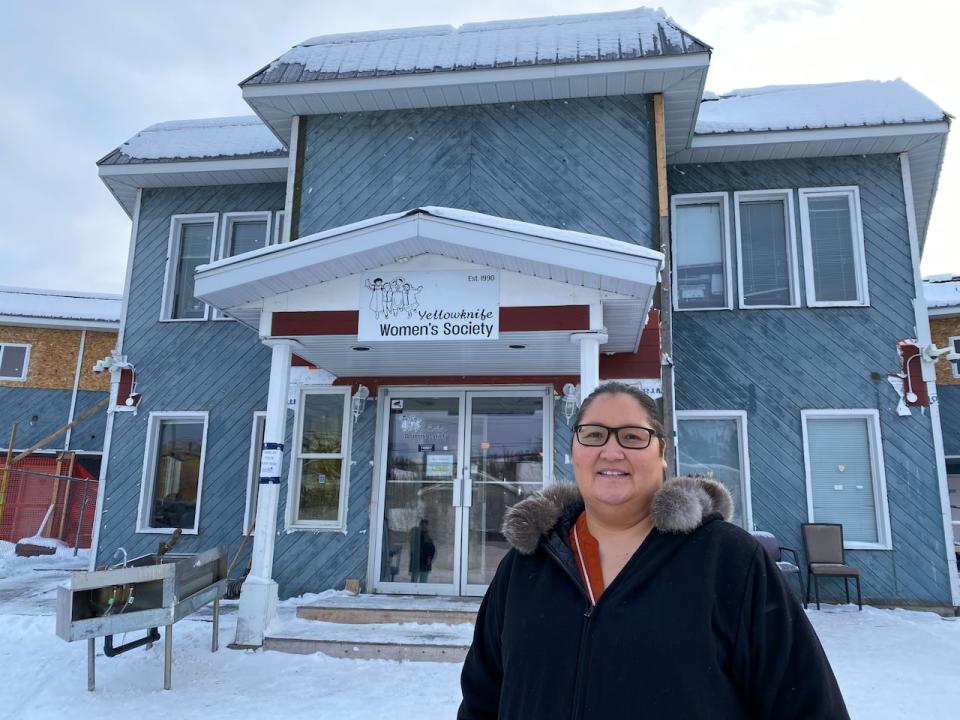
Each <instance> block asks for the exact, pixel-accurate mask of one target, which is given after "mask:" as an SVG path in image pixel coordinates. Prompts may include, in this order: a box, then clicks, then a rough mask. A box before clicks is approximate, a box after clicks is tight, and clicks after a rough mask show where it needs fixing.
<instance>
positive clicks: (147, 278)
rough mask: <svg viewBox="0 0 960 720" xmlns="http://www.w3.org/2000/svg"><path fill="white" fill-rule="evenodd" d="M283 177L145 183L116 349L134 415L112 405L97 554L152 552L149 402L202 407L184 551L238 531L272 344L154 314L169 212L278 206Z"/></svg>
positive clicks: (105, 557) (234, 327)
mask: <svg viewBox="0 0 960 720" xmlns="http://www.w3.org/2000/svg"><path fill="white" fill-rule="evenodd" d="M284 192H285V188H284V185H283V184H268V185H235V186H229V187H198V188H163V189H155V190H144V191H143V197H142V201H141V208H140V221H139V225H138V231H137V238H136V245H135V250H134V256H133V257H132V258H131V259H130V262H132V263H133V267H132V276H131V285H130V299H129V302H128V307H127V316H126V326H125V336H124V343H123V352H124V354H126V355H127V359H128V360H129V361H130V362H131V363H133V364H134V366H135V367H136V369H137V390H138V391H139V392H140V393H141V401H140V405H139V410H138V412H137V414H136V415H134V414H133V413H129V412H123V413H117V414H116V417H115V420H114V426H113V439H112V442H111V448H110V457H109V463H108V466H107V475H106V482H105V487H104V502H103V512H102V517H101V528H100V540H99V545H98V558H97V560H98V562H107V561H109V559H110V557H111V556H112V554H113V552H114V551H115V550H116V548H117V547H120V546H122V547H124V548H126V550H127V551H128V553H129V554H130V556H131V557H132V556H133V555H135V554H142V553H145V552H153V551H155V549H156V545H157V542H158V541H159V540H161V539H162V536H159V535H155V534H138V533H136V522H137V508H138V504H139V500H140V485H141V477H142V474H143V462H144V448H145V444H146V441H147V425H148V418H149V414H150V412H151V411H160V410H165V411H178V410H201V411H203V410H205V411H207V412H209V426H208V429H207V447H206V449H205V451H206V455H205V462H204V473H203V489H202V497H201V501H200V523H199V527H200V533H199V535H196V536H193V535H190V536H187V535H185V536H184V537H183V538H182V540H181V541H180V544H179V546H178V547H179V549H181V550H182V551H184V552H196V551H199V550H203V549H206V548H209V547H213V546H215V545H219V544H221V543H223V544H227V545H228V546H229V548H230V551H231V553H232V552H233V551H235V550H236V548H237V547H238V546H239V544H240V540H241V538H242V529H241V526H242V524H243V515H244V507H245V501H246V483H247V466H248V462H249V452H250V432H251V427H252V423H253V413H254V411H257V410H264V409H265V408H266V396H267V384H268V378H269V368H270V350H269V349H268V348H266V347H265V346H264V345H262V344H261V343H260V342H259V340H258V339H257V334H256V332H254V331H253V330H251V329H250V328H248V327H246V326H241V325H240V324H239V323H236V322H233V321H229V320H218V321H214V320H210V321H206V322H160V321H159V318H160V304H161V296H162V290H163V280H164V271H165V267H166V257H167V244H168V238H169V233H170V217H171V216H172V215H174V214H183V213H208V212H232V211H233V212H235V211H244V210H280V209H282V208H283V201H284Z"/></svg>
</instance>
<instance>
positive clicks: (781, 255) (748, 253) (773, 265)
mask: <svg viewBox="0 0 960 720" xmlns="http://www.w3.org/2000/svg"><path fill="white" fill-rule="evenodd" d="M733 195H734V215H735V218H736V226H737V267H738V269H739V274H738V278H737V286H738V290H739V294H740V307H745V308H775V307H796V306H797V305H799V299H798V297H797V285H798V280H797V244H796V233H795V231H794V224H793V193H792V192H791V191H790V190H750V191H745V192H736V193H734V194H733Z"/></svg>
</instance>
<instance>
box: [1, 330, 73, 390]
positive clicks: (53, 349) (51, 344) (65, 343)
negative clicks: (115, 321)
mask: <svg viewBox="0 0 960 720" xmlns="http://www.w3.org/2000/svg"><path fill="white" fill-rule="evenodd" d="M0 343H26V344H29V345H30V346H31V347H30V360H29V361H28V364H27V379H26V381H24V382H17V381H11V380H6V381H0V386H6V387H29V388H59V389H63V388H72V387H73V378H74V373H75V372H76V369H77V352H78V351H79V349H80V331H79V330H54V329H51V328H25V327H0Z"/></svg>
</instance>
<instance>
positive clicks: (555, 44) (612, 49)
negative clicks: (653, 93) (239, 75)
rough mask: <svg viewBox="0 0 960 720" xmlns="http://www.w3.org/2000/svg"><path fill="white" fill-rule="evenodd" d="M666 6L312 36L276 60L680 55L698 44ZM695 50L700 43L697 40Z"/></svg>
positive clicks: (383, 66)
mask: <svg viewBox="0 0 960 720" xmlns="http://www.w3.org/2000/svg"><path fill="white" fill-rule="evenodd" d="M695 42H696V41H691V39H690V37H689V35H687V33H686V32H685V31H684V30H683V29H682V28H680V27H679V26H678V25H677V24H676V23H674V22H673V20H671V19H670V18H669V17H667V15H666V14H665V13H664V12H663V10H651V9H649V8H637V9H635V10H627V11H623V12H611V13H595V14H589V15H570V16H566V17H546V18H531V19H527V20H507V21H496V22H485V23H468V24H466V25H463V26H461V27H459V28H454V27H451V26H448V25H445V26H432V27H421V28H407V29H402V30H384V31H376V32H365V33H350V34H344V35H324V36H320V37H315V38H310V39H309V40H306V41H304V42H302V43H300V44H299V45H297V46H296V47H294V48H293V49H291V50H289V51H287V52H286V53H284V54H283V55H281V56H280V57H279V58H278V59H277V60H275V61H274V62H273V63H272V64H271V65H270V67H269V68H268V69H267V70H266V72H267V73H269V72H270V71H271V70H274V69H276V68H278V67H281V66H285V65H302V66H304V69H305V70H306V71H307V72H320V73H324V74H328V73H329V74H330V75H332V76H337V75H340V76H344V75H350V76H352V75H355V74H358V73H371V74H373V73H376V74H381V75H382V74H393V73H409V72H423V71H436V70H440V71H443V70H454V69H470V68H475V67H501V66H512V65H525V64H544V63H546V64H559V63H571V62H577V61H579V60H602V59H621V58H629V57H640V56H643V55H661V54H668V53H669V54H678V53H683V52H686V51H687V48H688V47H689V46H690V45H691V44H693V43H695ZM694 49H695V51H703V50H704V49H705V48H703V47H702V46H700V45H699V44H696V45H695V46H694Z"/></svg>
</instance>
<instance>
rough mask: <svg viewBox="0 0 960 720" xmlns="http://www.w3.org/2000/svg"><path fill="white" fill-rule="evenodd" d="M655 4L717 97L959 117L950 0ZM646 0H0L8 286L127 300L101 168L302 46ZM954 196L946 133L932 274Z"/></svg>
mask: <svg viewBox="0 0 960 720" xmlns="http://www.w3.org/2000/svg"><path fill="white" fill-rule="evenodd" d="M657 2H658V3H659V2H663V3H664V4H665V10H666V11H667V13H669V14H670V15H671V16H672V17H673V18H674V19H675V20H676V21H677V22H678V23H679V24H680V26H681V27H683V28H685V29H686V30H687V31H689V32H691V33H692V34H694V35H695V36H697V37H698V38H700V39H701V40H703V41H704V42H706V43H708V44H710V45H712V46H713V48H714V54H713V58H712V60H711V64H710V72H709V75H708V77H707V89H709V90H713V91H716V92H724V91H728V90H732V89H735V88H742V87H755V86H760V85H771V84H792V83H819V82H835V81H842V80H861V79H878V80H888V79H893V78H897V77H902V78H903V79H905V80H906V81H907V82H909V83H911V84H912V85H913V86H914V87H916V88H918V89H919V90H921V91H922V92H924V93H925V94H926V95H927V96H929V97H930V98H931V99H932V100H934V102H936V103H938V104H939V105H940V107H942V108H943V109H944V110H946V111H947V112H952V113H960V80H958V77H957V75H958V73H957V69H958V63H957V61H956V49H955V48H954V47H953V43H952V42H950V41H949V39H950V38H951V37H952V31H951V28H952V27H955V24H956V11H954V10H952V9H951V5H952V3H950V2H946V1H940V0H913V1H912V2H910V3H909V4H905V3H902V2H891V1H889V0H791V1H790V2H762V1H760V0H726V1H724V2H720V1H715V0H710V1H705V0H673V1H672V2H671V1H670V0H657ZM638 4H639V2H638V0H627V1H626V2H617V1H616V0H608V1H599V2H582V1H581V2H572V1H569V0H549V2H547V1H541V0H510V1H509V2H506V1H504V0H487V2H483V3H466V2H463V3H459V2H456V1H455V0H449V1H446V2H440V1H438V0H407V1H406V2H366V1H364V0H355V1H354V2H347V3H344V2H312V3H311V2H303V0H297V1H296V2H286V1H284V0H274V1H273V2H270V3H264V2H245V1H244V0H204V1H203V2H196V0H190V1H189V2H184V1H181V0H164V1H163V2H152V3H151V2H130V1H129V0H125V1H124V2H107V1H102V2H100V1H98V2H93V1H80V0H64V1H59V2H52V1H46V0H32V1H30V2H28V1H27V0H0V11H2V16H3V20H4V21H3V23H2V24H0V66H2V67H3V68H5V69H6V76H5V79H4V82H5V84H6V86H7V90H6V91H5V92H4V94H3V97H2V100H0V108H2V112H0V285H18V286H26V287H44V288H55V289H71V290H91V291H102V292H121V291H122V289H123V278H124V268H125V264H126V253H127V246H128V242H129V232H130V220H129V218H127V216H126V214H125V213H124V212H123V210H122V209H121V208H120V206H119V205H118V204H117V202H116V201H115V200H114V199H113V197H112V196H111V195H110V193H109V192H108V191H107V189H106V187H105V186H104V185H103V184H102V183H101V182H100V180H99V178H98V177H97V170H96V165H95V163H96V161H97V160H98V159H100V158H101V157H103V156H104V155H106V154H107V153H108V152H110V151H111V150H113V149H114V148H116V147H117V146H118V145H119V144H121V143H122V142H124V141H125V140H126V139H128V138H129V137H131V136H132V135H134V134H135V133H136V132H137V131H139V130H141V129H143V128H145V127H147V126H148V125H151V124H153V123H155V122H160V121H163V120H178V119H185V118H200V117H215V116H223V115H244V114H250V112H251V111H250V109H249V107H248V106H247V105H246V103H244V102H243V100H242V98H241V95H240V89H239V88H238V87H237V83H239V82H240V80H242V79H243V78H245V77H247V76H248V75H250V74H251V73H253V72H254V71H256V70H257V69H259V68H260V67H262V66H263V65H265V64H267V63H269V62H270V61H271V60H273V59H274V58H276V57H277V56H278V55H280V54H281V53H283V52H284V51H285V50H286V49H288V48H289V47H291V46H292V45H294V44H296V43H297V42H299V41H301V40H304V39H306V38H307V37H311V36H314V35H321V34H329V33H338V32H355V31H361V30H379V29H384V28H397V27H412V26H417V25H441V24H449V25H460V24H462V23H465V22H477V21H484V20H500V19H511V18H522V17H539V16H544V15H564V14H574V13H584V12H603V11H610V10H623V9H627V8H632V7H636V6H637V5H638ZM955 132H956V130H955ZM958 196H960V140H958V139H957V138H953V139H952V141H951V142H950V144H949V146H948V150H947V156H946V161H945V164H944V170H943V174H942V175H941V179H940V187H939V192H938V195H937V200H936V202H935V204H934V211H933V217H932V222H931V225H930V229H929V232H928V235H927V247H926V250H925V252H924V258H923V263H922V270H923V273H924V274H925V275H929V274H933V273H944V272H953V273H957V274H960V250H958V240H960V231H958V229H960V209H958V205H960V203H958V200H960V198H958Z"/></svg>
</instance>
